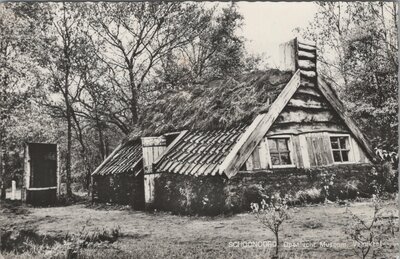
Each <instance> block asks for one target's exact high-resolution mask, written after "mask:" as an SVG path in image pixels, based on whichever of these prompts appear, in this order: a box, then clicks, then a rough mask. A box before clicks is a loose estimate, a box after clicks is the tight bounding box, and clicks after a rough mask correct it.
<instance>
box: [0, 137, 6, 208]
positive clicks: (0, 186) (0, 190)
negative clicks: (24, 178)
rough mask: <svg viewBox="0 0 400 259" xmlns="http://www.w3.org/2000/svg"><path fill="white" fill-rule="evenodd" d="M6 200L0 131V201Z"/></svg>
mask: <svg viewBox="0 0 400 259" xmlns="http://www.w3.org/2000/svg"><path fill="white" fill-rule="evenodd" d="M5 198H6V187H5V183H4V156H3V134H2V132H1V129H0V200H4V199H5Z"/></svg>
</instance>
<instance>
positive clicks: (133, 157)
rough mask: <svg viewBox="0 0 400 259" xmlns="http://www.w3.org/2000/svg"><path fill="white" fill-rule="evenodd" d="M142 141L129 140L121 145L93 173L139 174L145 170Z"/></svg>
mask: <svg viewBox="0 0 400 259" xmlns="http://www.w3.org/2000/svg"><path fill="white" fill-rule="evenodd" d="M142 157H143V153H142V143H141V141H140V139H133V140H128V141H125V142H124V143H122V144H121V145H119V146H118V147H117V148H116V149H115V150H114V151H113V152H112V153H111V154H110V155H109V156H108V157H107V159H106V160H104V162H103V163H102V164H101V165H100V166H99V167H97V169H96V170H95V171H94V172H93V173H92V175H93V176H100V175H101V176H105V175H111V174H112V175H117V174H122V173H132V174H134V175H138V174H139V173H140V172H141V171H142V170H143V164H142Z"/></svg>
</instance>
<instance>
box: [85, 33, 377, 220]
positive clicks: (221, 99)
mask: <svg viewBox="0 0 400 259" xmlns="http://www.w3.org/2000/svg"><path fill="white" fill-rule="evenodd" d="M280 49H281V53H282V62H281V64H280V68H279V69H272V70H268V71H254V72H251V73H247V74H244V75H240V76H237V77H236V78H228V79H225V80H215V81H212V82H210V83H209V84H206V85H198V86H194V87H191V88H190V89H179V90H175V91H172V90H171V92H169V93H167V94H165V95H163V96H160V97H159V98H158V99H157V101H156V102H155V103H154V104H152V105H149V106H148V107H146V109H147V110H146V111H145V112H144V113H143V114H145V115H144V117H142V126H143V128H144V130H143V132H142V133H143V136H148V135H150V134H151V135H153V136H151V137H141V138H136V139H132V140H130V141H128V142H125V143H123V144H122V145H121V146H119V147H117V148H116V150H115V151H114V152H113V153H112V154H111V155H110V156H109V157H108V158H107V159H106V160H105V161H104V162H103V163H102V164H101V165H100V166H99V167H98V168H97V169H96V171H95V172H94V173H93V179H94V190H95V192H94V193H95V197H96V198H99V197H100V198H99V200H107V199H110V197H111V196H113V197H114V198H113V199H114V200H118V199H117V198H115V196H116V193H118V192H119V191H118V190H124V189H123V188H122V187H121V186H122V185H124V184H125V185H127V183H128V182H129V183H131V184H128V186H126V188H127V189H128V190H129V191H128V192H127V191H126V190H124V191H122V193H124V194H126V193H128V195H131V196H130V197H129V198H127V202H128V201H134V202H133V203H134V207H136V208H141V207H143V204H146V205H147V206H148V207H155V208H160V209H165V210H173V211H176V212H185V213H220V212H224V211H239V210H243V209H246V208H248V206H249V203H250V202H252V201H256V200H257V199H261V198H262V197H264V198H268V196H270V195H274V194H277V193H279V194H281V195H285V194H290V195H292V196H293V197H294V198H293V199H294V200H296V199H297V200H301V199H303V200H304V199H307V197H302V195H301V193H303V194H304V193H307V189H315V190H320V192H323V193H321V197H322V196H329V195H330V196H332V195H334V196H335V195H336V197H337V196H340V195H353V193H351V194H350V193H349V190H347V194H346V193H345V192H346V191H343V190H339V189H340V188H339V189H338V190H339V191H338V193H336V194H332V193H330V194H329V193H326V187H323V185H324V184H325V182H326V181H328V182H329V183H331V182H333V183H335V182H337V183H338V184H337V185H335V187H338V186H339V185H343V184H345V183H346V182H347V181H353V182H354V183H356V185H357V186H358V187H359V188H362V187H363V186H364V184H365V174H366V173H365V172H367V171H368V170H369V169H368V168H369V167H370V165H371V161H373V159H374V153H373V151H372V149H371V147H370V145H369V144H368V141H367V140H366V139H365V137H364V136H363V134H362V133H361V132H360V130H359V129H358V128H357V126H356V124H355V123H354V122H353V120H352V119H351V118H350V117H349V116H348V115H347V113H346V111H345V107H344V105H343V103H342V102H341V101H340V100H339V98H338V96H337V94H336V93H335V91H334V90H333V89H332V87H331V86H330V85H329V84H328V83H327V82H326V81H325V80H324V79H323V78H322V77H321V76H319V75H318V73H317V66H316V57H317V56H316V47H315V46H314V45H311V44H306V43H301V42H298V41H297V39H294V40H292V41H290V42H288V43H284V44H282V45H281V46H280ZM169 132H172V133H169ZM154 136H156V137H154ZM107 175H109V176H118V177H120V176H122V175H124V177H128V178H130V180H129V181H126V180H123V181H120V182H118V181H117V182H118V183H116V182H115V179H116V178H118V177H105V176H107ZM360 179H362V180H360ZM331 185H334V184H331ZM101 186H103V187H101ZM104 186H112V188H111V187H107V188H105V187H104ZM357 186H356V187H355V189H354V190H351V191H350V192H358V193H359V190H356V189H357V188H358V187H357ZM111 194H112V195H111ZM103 196H104V197H105V198H101V197H103ZM303 196H304V195H303ZM128 203H130V204H132V202H128Z"/></svg>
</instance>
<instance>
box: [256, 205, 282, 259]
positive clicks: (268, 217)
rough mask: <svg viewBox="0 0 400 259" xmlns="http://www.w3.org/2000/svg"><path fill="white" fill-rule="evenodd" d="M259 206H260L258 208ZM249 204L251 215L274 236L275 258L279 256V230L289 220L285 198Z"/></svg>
mask: <svg viewBox="0 0 400 259" xmlns="http://www.w3.org/2000/svg"><path fill="white" fill-rule="evenodd" d="M260 205H261V206H260ZM260 205H259V204H258V203H251V205H250V206H251V209H252V213H254V215H255V217H256V219H257V220H258V221H259V222H260V223H261V224H262V225H263V226H264V227H266V228H267V229H269V230H270V231H272V233H274V235H275V243H276V245H275V256H274V258H278V255H279V231H280V230H281V226H282V223H283V222H284V221H285V220H287V219H289V218H290V216H289V209H288V206H287V199H286V198H283V199H282V198H275V199H271V202H270V203H267V202H265V200H262V202H261V204H260Z"/></svg>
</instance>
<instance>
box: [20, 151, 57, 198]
mask: <svg viewBox="0 0 400 259" xmlns="http://www.w3.org/2000/svg"><path fill="white" fill-rule="evenodd" d="M58 157H59V152H58V146H57V144H48V143H26V144H25V151H24V182H23V189H22V200H24V201H26V202H27V203H29V204H32V205H40V206H43V205H54V204H55V203H56V202H57V195H58V194H59V188H60V172H59V158H58Z"/></svg>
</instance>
